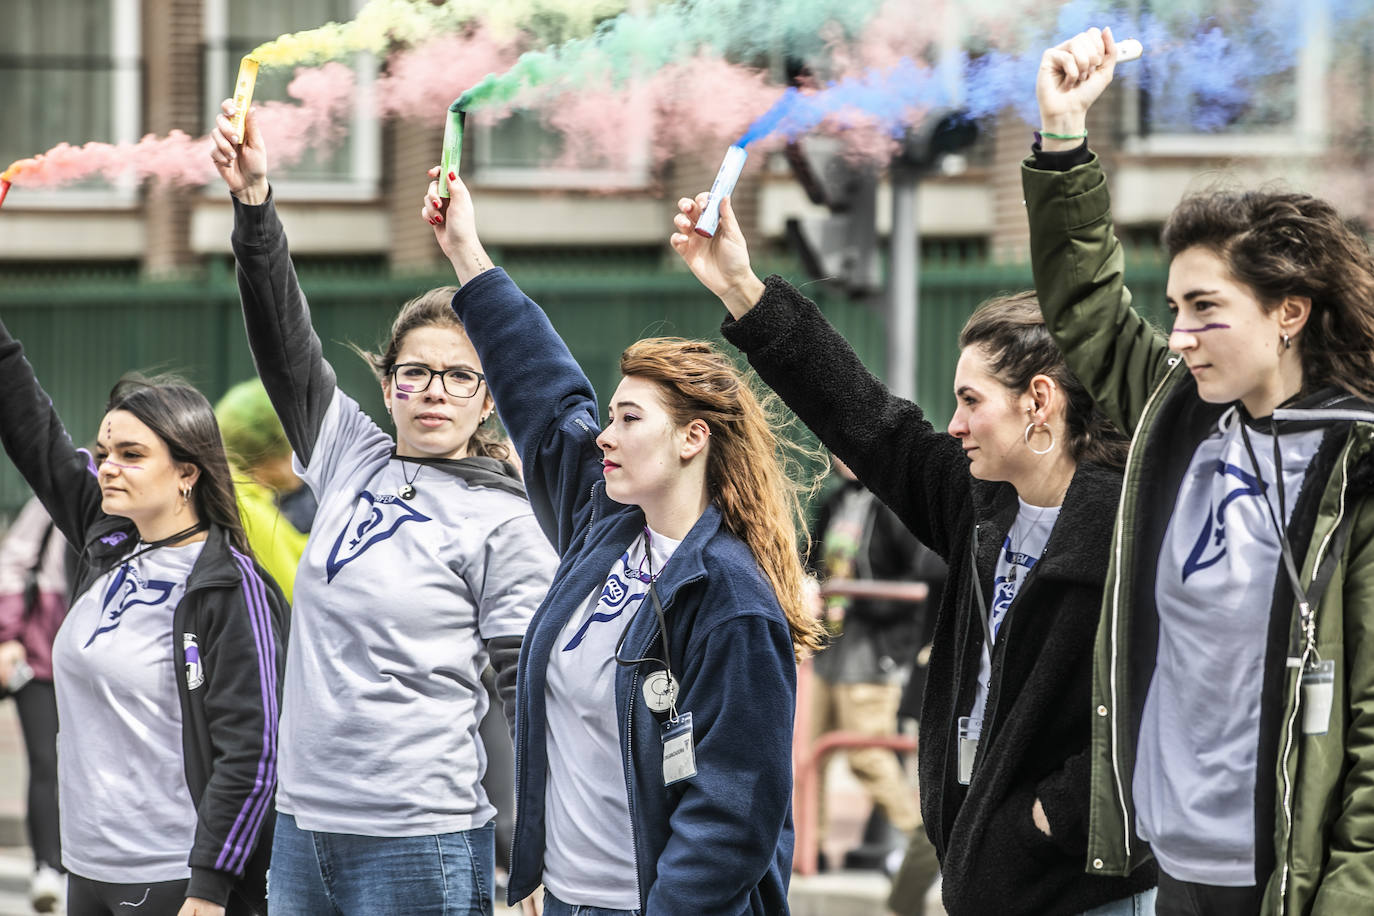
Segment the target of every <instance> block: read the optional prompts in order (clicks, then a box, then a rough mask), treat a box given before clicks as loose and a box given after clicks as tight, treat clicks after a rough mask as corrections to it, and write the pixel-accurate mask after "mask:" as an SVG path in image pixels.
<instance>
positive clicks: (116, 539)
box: [100, 531, 129, 547]
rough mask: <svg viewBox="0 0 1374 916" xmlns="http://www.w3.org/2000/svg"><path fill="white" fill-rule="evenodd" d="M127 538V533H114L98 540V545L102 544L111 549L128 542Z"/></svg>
mask: <svg viewBox="0 0 1374 916" xmlns="http://www.w3.org/2000/svg"><path fill="white" fill-rule="evenodd" d="M128 537H129V533H128V532H127V531H116V532H115V533H114V534H107V535H105V536H104V537H103V538H101V539H100V543H102V544H104V545H105V546H106V547H113V546H115V545H116V544H122V543H124V541H126V540H128Z"/></svg>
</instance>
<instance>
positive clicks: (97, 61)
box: [0, 0, 141, 206]
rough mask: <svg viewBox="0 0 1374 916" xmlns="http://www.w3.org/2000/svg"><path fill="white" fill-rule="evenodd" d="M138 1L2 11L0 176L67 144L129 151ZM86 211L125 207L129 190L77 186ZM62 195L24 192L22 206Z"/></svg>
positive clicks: (49, 2) (57, 200) (66, 0)
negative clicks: (101, 145) (18, 162)
mask: <svg viewBox="0 0 1374 916" xmlns="http://www.w3.org/2000/svg"><path fill="white" fill-rule="evenodd" d="M139 22H140V20H139V3H138V0H99V2H94V0H43V2H42V3H11V4H6V5H5V13H4V19H3V28H0V79H3V80H4V82H5V90H4V97H5V108H4V113H3V125H0V169H3V168H4V167H5V166H6V165H7V164H8V163H10V162H11V161H13V160H15V159H22V158H25V157H28V156H33V155H36V154H38V153H41V152H43V151H45V150H48V149H50V148H52V147H53V146H55V145H57V144H58V143H62V142H66V143H70V144H72V145H73V146H80V145H81V144H83V143H86V142H88V141H91V140H98V141H103V142H106V143H129V142H133V141H135V140H137V139H138V136H139V118H140V96H141V91H140V88H141V86H140V61H139ZM79 188H80V190H81V194H82V200H83V202H84V204H86V205H99V204H116V205H122V204H127V203H128V202H129V201H130V200H132V199H133V196H134V194H135V191H136V189H135V187H134V185H133V184H132V182H124V183H121V184H118V185H115V186H111V185H110V183H109V182H108V180H107V179H104V178H97V179H93V180H92V181H90V182H87V183H84V184H83V185H80V186H79ZM62 198H63V195H62V192H61V191H42V190H38V189H31V190H26V192H25V194H24V205H25V206H44V205H58V204H61V203H62Z"/></svg>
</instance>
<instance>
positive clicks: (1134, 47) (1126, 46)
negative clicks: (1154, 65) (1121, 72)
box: [1116, 38, 1145, 64]
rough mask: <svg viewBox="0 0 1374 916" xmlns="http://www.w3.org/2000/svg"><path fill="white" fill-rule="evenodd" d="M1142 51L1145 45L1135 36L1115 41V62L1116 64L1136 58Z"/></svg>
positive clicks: (1143, 51)
mask: <svg viewBox="0 0 1374 916" xmlns="http://www.w3.org/2000/svg"><path fill="white" fill-rule="evenodd" d="M1144 53H1145V46H1144V45H1142V44H1141V43H1140V41H1139V40H1137V39H1135V38H1123V39H1122V40H1121V41H1118V42H1117V43H1116V62H1117V63H1118V64H1122V63H1125V62H1126V61H1128V60H1137V59H1139V57H1140V55H1142V54H1144Z"/></svg>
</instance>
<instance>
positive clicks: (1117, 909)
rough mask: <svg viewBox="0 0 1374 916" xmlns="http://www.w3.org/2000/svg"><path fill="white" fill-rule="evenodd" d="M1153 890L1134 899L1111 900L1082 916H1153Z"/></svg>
mask: <svg viewBox="0 0 1374 916" xmlns="http://www.w3.org/2000/svg"><path fill="white" fill-rule="evenodd" d="M1154 911H1155V889H1154V888H1153V887H1152V888H1150V889H1149V890H1148V891H1141V892H1140V893H1138V894H1136V895H1135V896H1134V897H1125V898H1122V899H1121V900H1113V901H1112V902H1111V903H1104V904H1102V905H1101V906H1095V907H1093V908H1092V909H1091V910H1088V911H1087V912H1086V913H1084V914H1082V916H1154Z"/></svg>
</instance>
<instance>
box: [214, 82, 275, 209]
mask: <svg viewBox="0 0 1374 916" xmlns="http://www.w3.org/2000/svg"><path fill="white" fill-rule="evenodd" d="M219 108H220V114H219V117H217V118H215V129H214V130H212V131H210V139H211V140H212V141H213V142H214V149H212V150H211V151H210V161H211V162H213V163H214V164H215V168H216V169H217V170H218V171H219V175H220V177H221V178H223V179H224V184H225V186H226V187H228V188H229V193H230V194H233V195H234V196H235V197H237V198H238V199H239V200H240V201H242V202H243V203H245V204H260V203H262V202H263V201H265V200H267V190H268V185H267V146H266V144H265V143H263V139H262V134H261V133H260V132H259V131H258V126H257V123H256V119H255V118H254V116H253V110H252V109H251V108H250V109H248V116H247V117H246V118H244V120H243V136H242V137H239V136H238V135H237V134H235V133H234V125H233V123H232V122H231V121H230V120H229V119H230V118H232V117H233V116H234V100H233V99H225V100H224V101H223V102H221V103H220V106H219Z"/></svg>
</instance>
